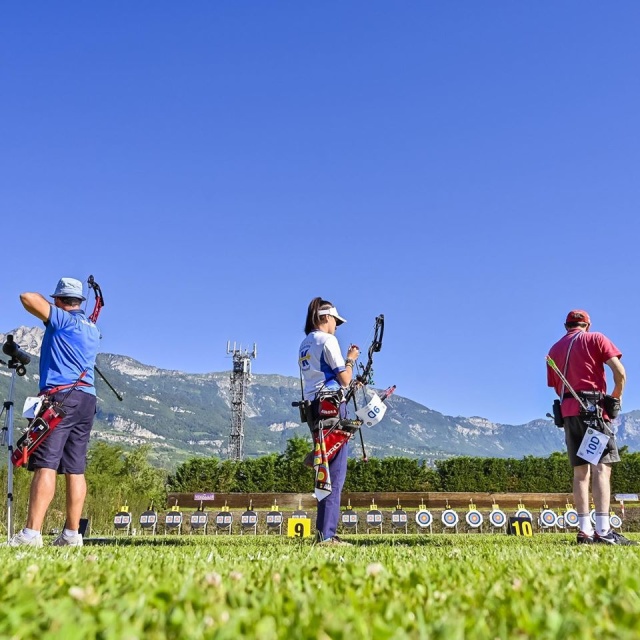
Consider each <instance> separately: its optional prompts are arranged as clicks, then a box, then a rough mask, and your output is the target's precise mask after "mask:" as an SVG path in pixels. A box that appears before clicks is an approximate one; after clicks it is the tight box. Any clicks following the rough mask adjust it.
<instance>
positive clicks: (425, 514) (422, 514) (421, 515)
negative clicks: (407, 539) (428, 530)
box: [416, 509, 433, 528]
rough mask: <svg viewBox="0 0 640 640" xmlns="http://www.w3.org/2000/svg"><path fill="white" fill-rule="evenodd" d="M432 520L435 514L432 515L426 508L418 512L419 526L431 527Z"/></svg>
mask: <svg viewBox="0 0 640 640" xmlns="http://www.w3.org/2000/svg"><path fill="white" fill-rule="evenodd" d="M432 522H433V516H432V515H431V512H430V511H427V510H426V509H425V510H423V511H418V513H416V523H417V525H418V526H419V527H423V528H424V527H430V526H431V523H432Z"/></svg>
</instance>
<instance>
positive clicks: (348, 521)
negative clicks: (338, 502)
mask: <svg viewBox="0 0 640 640" xmlns="http://www.w3.org/2000/svg"><path fill="white" fill-rule="evenodd" d="M341 521H342V526H344V527H347V528H349V529H351V528H353V527H355V526H356V525H357V524H358V514H357V513H356V512H355V511H354V510H353V509H345V510H344V511H343V512H342V515H341Z"/></svg>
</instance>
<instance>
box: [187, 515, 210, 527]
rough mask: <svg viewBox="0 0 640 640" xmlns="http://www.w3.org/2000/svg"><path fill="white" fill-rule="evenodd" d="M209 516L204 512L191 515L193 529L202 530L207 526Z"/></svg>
mask: <svg viewBox="0 0 640 640" xmlns="http://www.w3.org/2000/svg"><path fill="white" fill-rule="evenodd" d="M208 519H209V516H208V515H207V514H206V513H203V512H202V511H196V512H195V513H193V514H191V528H192V529H202V528H203V527H204V525H205V524H207V520H208Z"/></svg>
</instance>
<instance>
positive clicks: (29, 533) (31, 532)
mask: <svg viewBox="0 0 640 640" xmlns="http://www.w3.org/2000/svg"><path fill="white" fill-rule="evenodd" d="M22 535H23V536H24V537H25V538H26V539H27V540H33V539H34V538H35V537H36V536H39V535H40V532H39V531H38V530H37V529H27V527H25V528H24V529H23V530H22Z"/></svg>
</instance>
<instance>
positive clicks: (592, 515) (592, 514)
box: [589, 509, 596, 525]
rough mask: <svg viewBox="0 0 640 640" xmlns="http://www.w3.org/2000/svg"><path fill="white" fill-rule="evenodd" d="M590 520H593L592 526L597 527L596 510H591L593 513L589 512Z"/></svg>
mask: <svg viewBox="0 0 640 640" xmlns="http://www.w3.org/2000/svg"><path fill="white" fill-rule="evenodd" d="M589 518H590V519H591V524H593V525H595V523H596V510H595V509H591V511H589Z"/></svg>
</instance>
